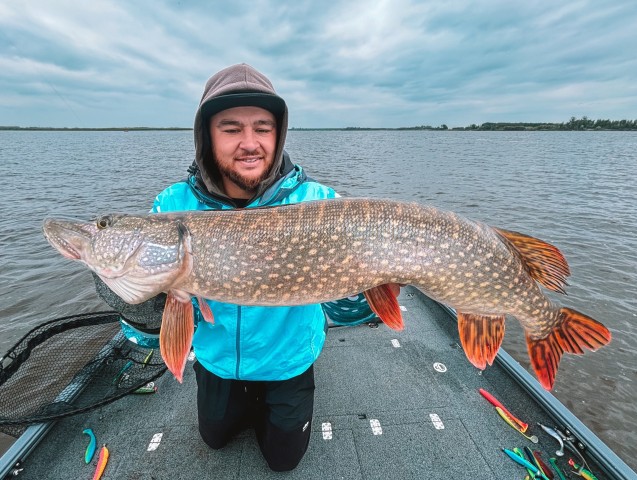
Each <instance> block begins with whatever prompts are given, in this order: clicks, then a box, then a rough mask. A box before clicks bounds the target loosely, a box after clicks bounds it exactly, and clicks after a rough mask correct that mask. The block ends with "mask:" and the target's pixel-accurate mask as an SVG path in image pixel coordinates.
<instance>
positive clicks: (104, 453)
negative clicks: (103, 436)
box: [93, 444, 109, 480]
mask: <svg viewBox="0 0 637 480" xmlns="http://www.w3.org/2000/svg"><path fill="white" fill-rule="evenodd" d="M108 455H109V453H108V448H106V444H104V445H103V446H102V449H101V450H100V456H99V457H98V459H97V466H96V467H95V473H94V474H93V480H100V478H102V474H103V473H104V469H105V468H106V464H107V463H108Z"/></svg>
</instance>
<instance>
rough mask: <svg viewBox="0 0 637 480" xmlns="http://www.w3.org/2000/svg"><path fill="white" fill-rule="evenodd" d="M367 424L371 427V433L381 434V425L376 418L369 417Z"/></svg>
mask: <svg viewBox="0 0 637 480" xmlns="http://www.w3.org/2000/svg"><path fill="white" fill-rule="evenodd" d="M369 425H370V426H371V427H372V433H373V434H374V435H382V434H383V427H381V426H380V421H378V420H376V419H375V418H370V419H369Z"/></svg>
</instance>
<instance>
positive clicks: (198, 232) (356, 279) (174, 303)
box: [44, 198, 611, 389]
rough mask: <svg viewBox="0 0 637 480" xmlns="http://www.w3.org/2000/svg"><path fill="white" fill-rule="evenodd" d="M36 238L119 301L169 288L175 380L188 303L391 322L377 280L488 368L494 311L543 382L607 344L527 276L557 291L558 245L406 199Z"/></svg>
mask: <svg viewBox="0 0 637 480" xmlns="http://www.w3.org/2000/svg"><path fill="white" fill-rule="evenodd" d="M44 233H45V236H46V237H47V239H48V240H49V242H50V243H51V244H52V245H53V246H54V247H55V248H57V249H58V250H59V251H60V252H61V253H62V254H63V255H65V256H67V257H68V258H72V259H75V260H81V261H83V262H84V263H85V264H86V265H87V266H88V267H89V268H91V269H92V270H93V271H95V272H96V273H97V274H98V275H99V276H100V277H101V278H102V279H103V280H104V281H105V282H106V283H107V284H108V285H109V286H110V287H111V289H113V290H114V291H115V292H116V293H117V294H118V295H120V296H121V297H122V298H123V299H124V300H125V301H127V302H129V303H140V302H142V301H144V300H147V299H149V298H151V297H153V296H155V295H157V294H158V293H160V292H162V291H163V292H167V293H168V296H169V300H170V301H169V302H167V308H166V309H165V311H164V321H163V326H162V332H164V331H165V330H167V329H171V330H170V331H171V332H172V335H173V336H174V337H175V338H177V340H179V342H177V340H175V341H174V343H171V342H172V340H171V337H170V335H165V336H164V343H165V345H164V347H165V348H164V347H163V348H162V354H164V352H166V354H165V356H164V358H165V359H166V363H167V365H169V368H171V371H173V373H175V375H176V376H177V378H181V377H180V374H179V371H183V365H184V364H185V360H184V358H185V355H187V350H186V348H187V346H188V345H189V341H190V340H189V339H188V338H186V337H184V335H186V334H187V332H190V333H189V334H190V335H192V328H191V327H188V328H185V329H184V328H182V327H183V326H184V325H186V324H190V323H192V306H191V305H190V298H191V297H196V298H198V299H199V305H200V307H201V308H202V313H203V314H204V317H206V316H208V317H209V319H210V320H212V316H213V312H209V313H208V311H209V309H207V308H206V307H205V304H203V303H202V302H203V300H202V299H203V298H208V299H213V300H217V301H220V302H229V303H236V304H241V305H262V306H283V305H302V304H309V303H323V302H327V301H332V300H337V299H340V298H344V297H348V296H350V295H355V294H358V293H360V292H365V295H366V297H367V299H368V301H369V302H370V306H371V307H372V309H374V311H375V312H376V313H377V314H378V315H379V316H380V317H381V318H382V319H383V320H384V321H387V323H388V325H392V326H394V327H400V326H402V319H401V317H400V312H399V308H398V304H397V302H396V301H395V299H393V300H392V296H391V295H390V294H388V293H387V290H385V288H386V287H387V286H388V285H391V284H409V285H413V286H415V287H417V288H419V289H420V290H422V291H423V292H424V293H425V294H427V295H428V296H430V297H431V298H433V299H435V300H438V301H440V302H442V303H445V304H447V305H449V306H451V307H453V308H455V309H456V310H457V312H458V325H459V332H460V340H461V342H462V345H463V348H464V349H465V352H466V354H467V357H468V358H469V360H470V361H471V362H472V363H473V364H474V365H476V366H477V367H478V368H485V366H486V364H487V363H488V364H491V363H492V361H493V358H494V357H495V354H496V353H497V350H498V348H499V346H500V343H501V341H502V337H503V335H504V319H505V316H506V315H512V316H514V317H515V318H517V319H518V321H520V323H521V324H522V326H523V328H524V331H525V334H526V337H527V346H528V349H529V355H530V357H531V360H532V365H533V368H534V369H535V371H536V374H537V375H538V378H539V379H540V381H541V383H542V385H543V386H544V387H545V388H547V389H550V388H551V387H552V385H553V381H554V377H555V373H556V371H557V366H558V364H559V360H560V358H561V355H562V354H563V353H564V352H570V353H577V354H581V353H583V351H584V349H590V350H595V349H596V348H598V347H600V346H602V345H605V344H607V343H608V342H609V341H610V338H611V335H610V332H609V331H608V329H606V328H605V327H604V326H603V325H602V324H600V323H599V322H597V321H596V320H594V319H591V318H590V317H587V316H586V315H584V314H581V313H579V312H576V311H574V310H571V309H568V308H564V307H561V308H560V307H559V306H558V305H555V304H553V303H552V302H551V301H549V299H548V298H547V297H546V296H545V295H544V293H543V292H542V290H541V288H540V286H539V284H542V285H543V286H545V287H547V288H550V289H552V290H555V291H558V292H562V293H563V287H564V286H565V284H566V282H565V278H566V276H568V275H569V270H568V265H567V264H566V260H565V259H564V257H563V256H562V254H561V253H560V252H559V250H558V249H557V248H555V247H553V246H552V245H550V244H547V243H546V242H542V241H541V240H538V239H535V238H533V237H528V236H526V235H523V234H519V233H516V232H509V231H506V230H501V229H497V228H493V227H490V226H488V225H486V224H483V223H480V222H475V221H473V220H470V219H467V218H464V217H461V216H459V215H457V214H455V213H453V212H446V211H442V210H438V209H436V208H434V207H431V206H425V205H420V204H417V203H406V202H399V201H393V200H376V199H343V198H341V199H333V200H324V201H312V202H303V203H299V204H294V205H284V206H278V207H265V208H252V209H250V208H248V209H240V210H225V211H198V212H176V213H166V214H153V215H145V216H130V215H112V216H103V217H100V218H98V220H97V222H88V223H87V222H69V221H63V220H55V219H48V220H46V221H45V224H44ZM538 282H539V283H538ZM186 305H187V306H186ZM188 308H190V310H187V309H188ZM396 319H397V320H396ZM175 322H177V323H175ZM183 332H186V333H183ZM176 345H177V346H176ZM167 357H168V359H167Z"/></svg>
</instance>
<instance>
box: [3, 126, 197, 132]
mask: <svg viewBox="0 0 637 480" xmlns="http://www.w3.org/2000/svg"><path fill="white" fill-rule="evenodd" d="M0 130H28V131H43V132H128V131H131V132H135V131H144V132H149V131H156V130H192V128H183V127H97V128H84V127H16V126H2V125H0Z"/></svg>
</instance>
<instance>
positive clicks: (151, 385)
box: [133, 382, 157, 394]
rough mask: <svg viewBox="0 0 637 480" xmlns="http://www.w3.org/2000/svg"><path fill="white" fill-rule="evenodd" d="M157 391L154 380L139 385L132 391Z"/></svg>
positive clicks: (139, 392) (138, 392)
mask: <svg viewBox="0 0 637 480" xmlns="http://www.w3.org/2000/svg"><path fill="white" fill-rule="evenodd" d="M156 391H157V386H156V385H155V382H148V383H147V384H146V385H144V386H142V387H139V388H138V389H137V390H135V391H134V392H133V393H137V394H141V393H155V392H156Z"/></svg>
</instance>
